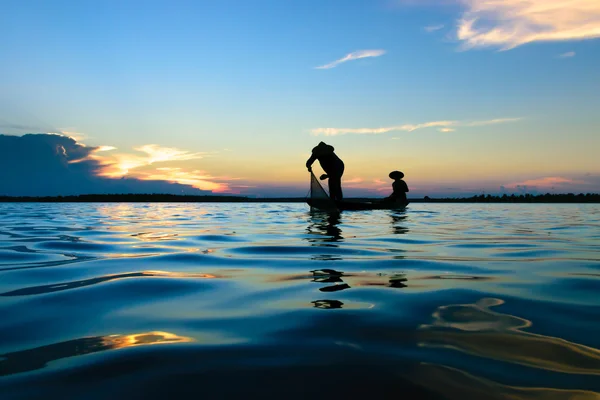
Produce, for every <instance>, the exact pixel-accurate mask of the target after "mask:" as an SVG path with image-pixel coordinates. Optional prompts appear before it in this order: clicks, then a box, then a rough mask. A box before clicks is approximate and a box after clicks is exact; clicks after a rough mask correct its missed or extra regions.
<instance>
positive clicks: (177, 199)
mask: <svg viewBox="0 0 600 400" xmlns="http://www.w3.org/2000/svg"><path fill="white" fill-rule="evenodd" d="M349 200H355V201H356V200H359V201H360V200H362V201H373V200H377V199H373V198H352V199H349ZM379 200H380V199H379ZM305 201H306V198H303V197H278V198H274V197H270V198H252V197H244V196H219V195H212V196H192V195H178V194H82V195H78V196H52V197H50V196H47V197H20V196H0V202H3V203H6V202H22V203H27V202H30V203H33V202H41V203H303V202H305ZM409 201H410V202H411V203H600V194H597V193H587V194H583V193H580V194H573V193H568V194H550V193H547V194H539V195H532V194H521V195H515V194H511V195H506V194H505V195H502V196H492V195H489V194H488V195H483V194H482V195H479V196H473V197H457V198H430V197H428V196H425V197H424V198H422V199H409Z"/></svg>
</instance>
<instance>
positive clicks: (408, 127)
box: [311, 118, 520, 136]
mask: <svg viewBox="0 0 600 400" xmlns="http://www.w3.org/2000/svg"><path fill="white" fill-rule="evenodd" d="M519 120H520V118H497V119H491V120H487V121H452V120H449V121H433V122H425V123H422V124H404V125H395V126H387V127H380V128H315V129H312V130H311V134H312V135H314V136H319V135H323V136H339V135H346V134H357V135H378V134H382V133H387V132H394V131H396V132H399V131H403V132H413V131H416V130H418V129H425V128H435V127H437V128H439V129H438V130H439V131H441V132H452V131H455V130H456V129H455V128H456V127H460V126H463V127H475V126H485V125H494V124H501V123H506V122H516V121H519Z"/></svg>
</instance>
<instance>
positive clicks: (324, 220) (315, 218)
mask: <svg viewBox="0 0 600 400" xmlns="http://www.w3.org/2000/svg"><path fill="white" fill-rule="evenodd" d="M308 222H309V224H308V227H307V228H306V232H307V233H308V234H309V235H311V237H310V238H308V239H307V240H308V241H309V242H311V243H331V242H333V243H335V242H340V241H342V240H344V237H343V236H342V230H341V229H340V227H339V226H338V225H339V224H340V214H339V213H324V212H312V213H309V219H308Z"/></svg>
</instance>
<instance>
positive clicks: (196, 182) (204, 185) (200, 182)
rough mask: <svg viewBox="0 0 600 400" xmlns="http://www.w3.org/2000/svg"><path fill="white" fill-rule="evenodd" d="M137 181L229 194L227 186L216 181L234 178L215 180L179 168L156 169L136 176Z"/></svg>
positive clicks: (200, 172)
mask: <svg viewBox="0 0 600 400" xmlns="http://www.w3.org/2000/svg"><path fill="white" fill-rule="evenodd" d="M137 178H138V179H142V180H150V181H156V180H158V181H168V182H176V183H181V184H183V185H189V186H193V187H195V188H198V189H201V190H210V191H213V192H215V193H223V192H229V191H230V188H229V185H228V184H227V183H225V182H217V181H216V180H236V178H217V177H214V176H211V175H207V174H206V173H205V172H204V171H191V172H187V171H183V170H182V169H181V168H156V170H155V172H150V173H142V174H138V176H137Z"/></svg>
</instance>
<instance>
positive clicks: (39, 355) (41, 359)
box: [0, 331, 194, 376]
mask: <svg viewBox="0 0 600 400" xmlns="http://www.w3.org/2000/svg"><path fill="white" fill-rule="evenodd" d="M193 341H194V339H193V338H190V337H186V336H178V335H176V334H174V333H169V332H160V331H153V332H144V333H134V334H130V335H109V336H93V337H85V338H79V339H74V340H69V341H66V342H60V343H54V344H50V345H46V346H40V347H35V348H33V349H28V350H22V351H16V352H12V353H6V354H0V376H3V375H11V374H16V373H20V372H27V371H33V370H36V369H40V368H44V367H45V366H46V364H48V363H49V362H52V361H56V360H60V359H63V358H69V357H74V356H81V355H85V354H92V353H97V352H101V351H106V350H116V349H122V348H127V347H135V346H147V345H155V344H168V343H188V342H193Z"/></svg>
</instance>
